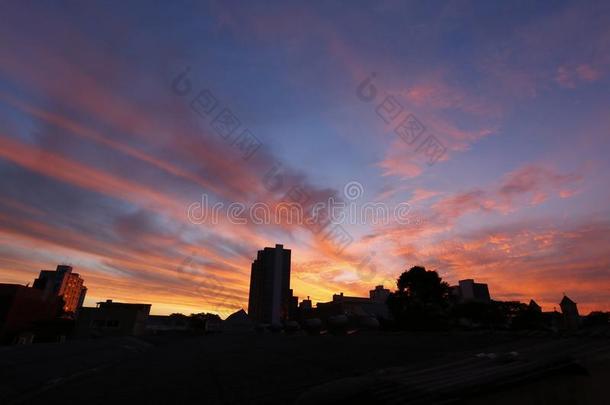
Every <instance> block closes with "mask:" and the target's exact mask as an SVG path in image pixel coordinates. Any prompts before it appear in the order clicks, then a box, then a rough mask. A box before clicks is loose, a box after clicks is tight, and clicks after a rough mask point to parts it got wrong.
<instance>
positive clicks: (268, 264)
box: [248, 245, 292, 324]
mask: <svg viewBox="0 0 610 405" xmlns="http://www.w3.org/2000/svg"><path fill="white" fill-rule="evenodd" d="M291 295H292V294H291V290H290V249H284V246H283V245H275V248H270V247H266V248H265V249H263V250H259V251H258V254H257V256H256V260H254V262H253V263H252V270H251V274H250V297H249V300H248V315H250V318H251V319H252V320H253V321H255V322H259V323H269V324H278V323H280V322H281V321H282V320H284V319H286V317H287V316H288V309H289V306H290V297H291Z"/></svg>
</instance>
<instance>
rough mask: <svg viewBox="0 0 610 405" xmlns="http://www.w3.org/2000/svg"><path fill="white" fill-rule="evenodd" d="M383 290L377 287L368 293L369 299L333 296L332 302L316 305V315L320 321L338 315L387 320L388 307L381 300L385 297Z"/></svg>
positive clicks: (340, 295)
mask: <svg viewBox="0 0 610 405" xmlns="http://www.w3.org/2000/svg"><path fill="white" fill-rule="evenodd" d="M383 290H384V288H383V286H377V287H376V288H375V290H371V291H370V292H369V298H366V297H350V296H347V295H343V293H339V294H333V300H332V301H330V302H319V303H318V304H317V305H316V310H317V311H316V312H317V315H318V316H319V317H320V318H321V319H329V317H332V316H338V315H346V316H348V317H374V318H383V319H389V316H390V315H389V311H388V307H387V305H386V303H385V300H384V299H383V297H384V295H385V292H384V291H383ZM386 299H387V297H386Z"/></svg>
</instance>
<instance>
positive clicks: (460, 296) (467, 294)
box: [451, 279, 491, 303]
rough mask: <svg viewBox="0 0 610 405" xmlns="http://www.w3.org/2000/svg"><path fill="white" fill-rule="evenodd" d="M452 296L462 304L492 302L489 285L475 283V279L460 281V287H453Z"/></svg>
mask: <svg viewBox="0 0 610 405" xmlns="http://www.w3.org/2000/svg"><path fill="white" fill-rule="evenodd" d="M451 294H452V295H453V296H454V297H455V298H456V300H457V301H458V302H460V303H463V302H482V303H489V302H491V297H490V295H489V288H488V287H487V284H484V283H475V281H474V280H473V279H466V280H460V281H459V282H458V285H456V286H452V287H451Z"/></svg>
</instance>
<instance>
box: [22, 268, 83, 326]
mask: <svg viewBox="0 0 610 405" xmlns="http://www.w3.org/2000/svg"><path fill="white" fill-rule="evenodd" d="M83 282H84V281H83V279H82V278H81V277H80V276H79V275H78V274H77V273H72V266H68V265H65V264H60V265H58V266H57V269H56V270H41V271H40V274H39V275H38V278H37V279H36V280H34V285H33V286H32V287H34V288H36V289H39V290H42V291H43V292H44V295H45V296H56V297H60V298H62V299H63V301H64V306H63V311H64V312H65V313H66V314H69V315H74V314H76V313H77V312H78V310H79V309H80V308H81V307H82V306H83V302H84V301H85V295H86V294H87V287H85V286H84V285H83Z"/></svg>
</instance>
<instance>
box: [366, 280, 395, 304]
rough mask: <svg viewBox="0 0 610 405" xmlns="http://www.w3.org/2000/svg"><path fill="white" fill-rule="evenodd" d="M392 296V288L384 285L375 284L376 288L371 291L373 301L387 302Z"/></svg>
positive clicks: (370, 295)
mask: <svg viewBox="0 0 610 405" xmlns="http://www.w3.org/2000/svg"><path fill="white" fill-rule="evenodd" d="M389 296H390V290H389V289H387V288H383V286H382V285H378V286H375V289H374V290H371V291H369V297H370V298H371V301H373V302H380V303H383V304H385V303H386V301H387V300H388V297H389Z"/></svg>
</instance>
